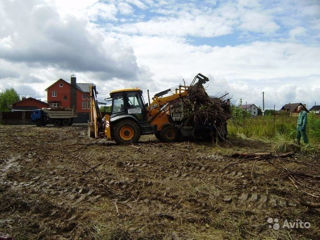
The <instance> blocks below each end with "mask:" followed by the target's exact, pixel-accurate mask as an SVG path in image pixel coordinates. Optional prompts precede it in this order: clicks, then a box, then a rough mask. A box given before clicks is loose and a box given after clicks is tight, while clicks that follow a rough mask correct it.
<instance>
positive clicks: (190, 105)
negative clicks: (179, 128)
mask: <svg viewBox="0 0 320 240" xmlns="http://www.w3.org/2000/svg"><path fill="white" fill-rule="evenodd" d="M203 83H204V82H203V81H198V82H197V83H196V84H194V85H191V86H190V87H189V89H188V92H189V94H188V96H187V97H186V98H185V99H184V106H185V113H187V114H186V119H187V120H186V122H187V123H188V125H190V126H194V129H195V132H194V135H195V137H198V138H208V137H210V138H211V139H212V141H216V140H217V139H219V140H220V141H224V140H225V139H226V137H227V120H228V119H229V118H231V109H230V100H229V99H224V98H223V97H222V98H211V97H209V96H208V94H207V92H206V90H205V89H204V87H203Z"/></svg>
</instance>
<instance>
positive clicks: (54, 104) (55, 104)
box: [50, 103, 59, 108]
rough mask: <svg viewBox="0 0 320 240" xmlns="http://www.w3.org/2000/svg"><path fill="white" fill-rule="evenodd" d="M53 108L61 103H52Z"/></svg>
mask: <svg viewBox="0 0 320 240" xmlns="http://www.w3.org/2000/svg"><path fill="white" fill-rule="evenodd" d="M50 105H51V107H52V108H57V107H59V103H51V104H50Z"/></svg>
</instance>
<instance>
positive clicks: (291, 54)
mask: <svg viewBox="0 0 320 240" xmlns="http://www.w3.org/2000/svg"><path fill="white" fill-rule="evenodd" d="M0 22H1V24H0V91H4V90H5V89H7V88H14V89H15V90H16V91H17V92H18V93H19V95H20V96H25V97H35V98H38V99H42V100H46V91H45V89H46V88H47V87H48V86H50V85H51V84H52V83H54V82H55V81H56V80H58V79H60V78H63V79H65V80H66V81H70V76H71V75H72V74H75V75H76V77H77V82H87V83H94V84H96V86H97V90H98V92H99V96H100V98H101V97H103V98H104V97H108V94H109V92H110V91H111V90H114V89H119V88H130V87H139V88H141V89H142V90H144V93H146V92H147V91H146V90H147V89H150V92H151V94H154V93H156V92H159V91H162V90H164V89H167V88H171V87H175V86H178V85H179V84H183V83H184V81H185V82H186V83H187V84H188V83H190V82H191V81H192V79H193V77H194V76H195V75H196V74H197V73H202V74H204V75H207V76H208V77H209V78H210V81H209V83H207V84H206V85H205V87H206V90H207V92H208V93H209V94H210V95H212V96H217V97H219V96H222V95H224V94H225V93H229V95H228V97H230V98H231V101H232V103H233V104H239V103H240V99H242V103H243V104H245V103H248V104H251V103H253V104H256V105H257V106H262V92H264V93H265V105H266V108H273V107H274V105H275V106H276V109H279V108H281V107H282V105H284V104H286V103H293V102H303V103H305V104H307V107H308V108H310V107H312V106H313V105H314V104H315V103H317V104H320V1H319V0H277V1H276V0H268V1H267V0H265V1H259V0H224V1H219V0H189V1H183V0H158V1H155V0H68V1H66V0H0Z"/></svg>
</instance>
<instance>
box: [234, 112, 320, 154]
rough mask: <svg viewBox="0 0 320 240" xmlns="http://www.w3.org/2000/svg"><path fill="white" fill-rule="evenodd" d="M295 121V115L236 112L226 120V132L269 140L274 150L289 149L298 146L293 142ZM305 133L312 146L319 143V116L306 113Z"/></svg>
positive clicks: (243, 136) (294, 148) (242, 136)
mask: <svg viewBox="0 0 320 240" xmlns="http://www.w3.org/2000/svg"><path fill="white" fill-rule="evenodd" d="M296 122H297V117H292V116H287V115H273V116H258V117H251V116H248V115H247V114H239V113H236V114H233V117H232V118H231V119H230V120H229V121H228V133H229V135H230V136H231V137H237V138H242V139H245V138H250V139H257V140H263V141H269V142H271V143H273V149H274V150H275V151H279V152H283V151H291V150H297V149H298V148H299V147H297V146H295V144H294V141H295V139H296ZM307 135H308V138H309V142H310V144H311V145H312V146H313V147H315V146H319V145H320V116H317V115H315V114H312V113H309V114H308V123H307ZM301 141H302V139H301ZM308 149H309V148H308Z"/></svg>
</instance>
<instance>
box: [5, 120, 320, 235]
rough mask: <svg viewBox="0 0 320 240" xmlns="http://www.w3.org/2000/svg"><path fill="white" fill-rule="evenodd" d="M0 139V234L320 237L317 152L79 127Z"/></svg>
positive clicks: (10, 130) (30, 129) (15, 130)
mask: <svg viewBox="0 0 320 240" xmlns="http://www.w3.org/2000/svg"><path fill="white" fill-rule="evenodd" d="M0 139H1V142H0V166H1V174H0V177H1V180H0V232H1V233H0V239H1V236H2V237H4V236H5V235H6V234H7V235H8V236H11V237H13V238H14V239H320V208H319V207H320V206H319V205H320V201H319V199H320V158H319V157H320V156H319V154H301V153H295V154H294V155H291V156H290V155H289V156H287V157H283V156H277V155H273V156H271V157H270V156H262V157H259V155H256V156H255V155H253V156H249V157H247V158H243V157H242V156H238V157H237V156H234V157H230V156H231V154H232V153H234V152H249V153H253V152H267V151H270V149H271V148H270V145H269V144H267V143H262V142H257V141H250V140H239V139H231V140H230V141H229V143H227V144H224V146H222V147H221V146H220V147H217V146H215V147H213V146H212V145H210V144H208V143H192V142H179V143H174V144H169V143H160V142H158V141H157V140H155V139H154V138H153V137H152V136H145V137H144V138H143V139H142V142H141V143H139V144H136V145H130V146H119V145H115V144H114V143H112V142H107V141H105V140H103V139H101V140H90V139H88V138H87V136H86V127H85V126H73V127H66V128H55V127H50V126H49V127H43V128H38V127H35V126H0ZM271 220H273V222H272V221H271ZM268 221H269V222H268ZM277 221H278V222H277ZM278 227H279V228H278Z"/></svg>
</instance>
